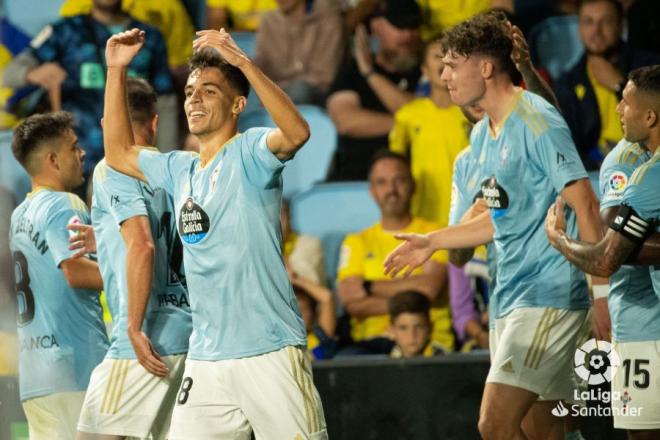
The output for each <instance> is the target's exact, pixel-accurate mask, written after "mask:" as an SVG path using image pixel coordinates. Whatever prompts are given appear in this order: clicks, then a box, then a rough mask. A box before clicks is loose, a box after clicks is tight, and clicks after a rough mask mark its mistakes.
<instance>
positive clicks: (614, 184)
mask: <svg viewBox="0 0 660 440" xmlns="http://www.w3.org/2000/svg"><path fill="white" fill-rule="evenodd" d="M627 183H628V178H627V177H626V175H625V174H623V173H621V172H618V171H617V172H615V173H612V175H611V176H610V191H611V192H613V193H614V194H622V193H623V190H624V189H625V188H626V184H627Z"/></svg>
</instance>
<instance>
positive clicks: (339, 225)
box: [290, 182, 380, 287]
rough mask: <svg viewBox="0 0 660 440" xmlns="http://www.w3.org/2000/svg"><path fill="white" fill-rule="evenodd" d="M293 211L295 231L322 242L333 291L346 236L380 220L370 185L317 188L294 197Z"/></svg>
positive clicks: (348, 184)
mask: <svg viewBox="0 0 660 440" xmlns="http://www.w3.org/2000/svg"><path fill="white" fill-rule="evenodd" d="M290 209H291V224H292V226H293V229H294V230H295V231H296V232H298V233H301V234H309V235H314V236H316V237H318V238H319V239H320V240H321V244H322V246H323V252H324V256H325V270H326V274H328V278H329V281H330V285H331V286H333V287H334V285H335V281H336V278H337V266H338V263H339V248H340V247H341V242H342V241H343V239H344V236H345V235H346V234H348V233H351V232H357V231H360V230H362V229H365V228H367V227H368V226H371V225H372V224H374V223H376V222H377V221H378V219H379V218H380V211H379V210H378V206H377V205H376V202H374V201H373V199H372V198H371V196H370V195H369V187H368V183H367V182H331V183H320V184H316V185H314V187H313V188H311V189H310V190H308V191H305V192H303V193H301V194H298V195H297V196H295V197H294V198H293V199H292V200H291V208H290Z"/></svg>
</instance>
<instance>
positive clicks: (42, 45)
mask: <svg viewBox="0 0 660 440" xmlns="http://www.w3.org/2000/svg"><path fill="white" fill-rule="evenodd" d="M133 27H138V28H141V29H144V30H145V31H146V35H147V37H146V43H145V45H144V48H143V49H142V50H141V51H140V53H139V54H138V56H137V57H136V58H135V59H134V61H133V62H132V63H131V66H130V68H129V74H130V75H133V76H139V77H143V78H145V79H148V81H149V82H150V83H151V84H153V86H154V88H155V89H156V91H157V92H158V94H159V103H158V108H159V115H160V125H161V127H164V128H165V127H168V128H170V132H169V133H168V132H167V130H165V131H163V130H160V133H159V139H158V145H160V146H162V147H164V148H165V149H168V148H173V147H174V145H175V144H176V114H177V108H176V98H175V96H174V95H173V94H172V93H173V90H172V76H171V75H170V71H169V69H168V66H167V50H166V48H165V44H164V42H163V38H162V36H161V34H160V33H159V32H158V31H157V30H156V29H155V28H153V27H151V26H149V25H146V24H144V23H142V22H139V21H136V20H134V19H133V18H131V17H130V16H128V15H126V14H125V13H124V12H123V11H122V10H121V4H120V0H94V1H93V7H92V11H91V13H90V14H89V15H77V16H75V17H68V18H64V19H61V20H59V21H57V22H56V23H54V24H53V25H49V26H46V27H45V28H44V29H43V30H42V31H41V32H40V33H39V35H37V36H36V37H35V38H34V39H33V40H32V43H31V47H30V48H28V49H26V50H24V51H23V52H21V54H20V55H18V56H17V57H16V58H14V59H13V60H12V62H11V63H10V64H9V66H7V69H6V70H5V72H4V79H5V84H6V85H7V86H9V87H14V88H16V87H22V86H24V85H26V84H34V85H39V86H41V87H43V88H45V89H47V90H49V93H50V94H51V96H58V95H59V93H60V91H61V107H62V109H64V110H68V111H71V112H72V113H73V114H74V116H75V123H76V134H77V136H78V139H79V141H80V145H81V146H82V147H83V148H84V149H85V151H86V154H87V155H86V160H85V175H86V176H89V175H90V173H91V171H92V170H93V169H94V166H95V165H96V163H97V162H98V161H99V160H100V159H101V158H102V157H103V137H102V133H101V125H100V120H101V117H102V114H103V93H104V87H105V73H104V72H105V42H106V40H107V39H108V38H109V37H110V35H112V34H113V33H116V32H121V31H123V30H125V29H129V28H133ZM51 105H53V107H54V108H57V107H58V105H57V103H56V102H53V101H51Z"/></svg>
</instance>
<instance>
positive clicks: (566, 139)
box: [385, 14, 607, 439]
mask: <svg viewBox="0 0 660 440" xmlns="http://www.w3.org/2000/svg"><path fill="white" fill-rule="evenodd" d="M447 42H448V48H449V50H448V52H447V55H446V56H445V58H444V60H443V61H444V63H445V69H444V72H443V77H444V78H445V79H446V81H447V83H448V86H449V90H450V94H451V97H452V100H453V101H454V102H455V103H456V104H458V105H461V106H466V105H473V104H476V105H478V106H479V107H480V108H482V109H483V110H484V111H485V113H486V116H485V117H484V119H482V120H481V121H480V122H479V123H478V124H477V125H476V126H475V127H474V129H473V130H472V134H471V138H470V141H471V142H470V144H471V149H472V150H473V151H472V154H474V157H475V158H476V160H477V161H478V166H479V168H480V169H481V171H482V176H486V178H485V179H484V180H483V181H482V182H481V183H480V187H481V191H482V193H483V195H484V198H485V200H486V202H487V204H488V206H489V210H488V211H486V212H484V213H482V214H480V215H478V216H477V217H475V218H474V219H472V220H471V221H468V222H466V223H463V224H460V225H456V226H450V227H448V228H445V229H441V230H439V231H435V232H432V233H430V234H428V235H417V234H400V235H399V236H398V237H399V238H401V239H403V240H405V243H402V244H401V245H400V246H399V247H398V248H397V249H396V250H395V251H394V252H392V253H391V254H390V256H389V257H388V259H387V261H386V263H385V269H386V271H387V272H388V273H391V274H397V273H398V272H400V271H401V270H403V269H405V268H406V267H407V269H406V273H409V272H410V271H411V270H413V269H414V268H415V267H417V266H419V265H420V264H422V263H423V262H424V261H426V260H427V259H428V258H429V257H430V256H431V255H432V253H433V252H434V251H436V250H437V249H452V248H468V247H474V246H477V245H481V244H485V243H488V242H490V241H491V240H493V241H494V244H495V248H496V252H497V283H496V286H495V290H494V292H493V297H494V298H495V302H496V306H497V310H496V313H495V337H494V338H493V341H492V342H493V344H492V345H493V351H492V361H491V369H490V372H489V374H488V378H487V380H486V386H485V388H484V395H483V399H482V406H481V414H480V420H479V431H480V432H481V435H482V436H483V437H484V438H486V439H499V438H502V439H514V438H525V434H524V433H523V429H522V427H521V423H522V421H523V418H524V417H525V416H526V415H528V414H529V415H530V416H531V417H532V418H533V419H534V421H535V423H534V430H535V431H536V432H533V433H532V432H529V433H527V434H528V435H530V436H534V437H536V436H539V437H543V438H557V439H559V438H563V436H564V432H563V431H564V430H563V421H562V420H561V419H560V418H556V417H553V416H552V415H551V409H552V407H553V406H554V405H556V404H557V402H556V401H557V400H560V399H567V398H568V397H570V395H571V394H572V386H571V385H572V383H571V378H572V374H573V369H572V359H573V353H574V352H575V342H576V339H577V337H578V333H579V328H580V327H581V324H582V322H583V321H584V319H585V315H586V313H587V309H588V307H589V297H588V293H587V284H586V279H585V277H584V274H582V273H581V272H579V271H578V270H577V269H576V268H574V267H573V266H572V265H571V264H569V262H568V261H566V260H565V259H564V258H562V257H561V255H560V254H558V253H557V252H555V251H554V250H553V249H552V248H551V246H550V244H549V243H548V240H547V238H546V237H545V234H544V232H543V220H544V218H545V213H546V211H547V207H548V206H549V205H550V204H551V203H552V201H553V200H554V199H555V198H556V196H557V194H559V193H561V195H562V196H563V197H564V198H565V199H566V200H567V201H568V202H569V204H570V205H571V206H572V207H573V209H574V211H575V215H574V216H572V217H571V219H570V229H571V231H572V232H577V227H576V223H577V225H578V226H579V231H580V234H581V236H582V237H583V238H584V239H585V240H587V241H591V242H596V241H598V240H599V239H600V237H601V232H600V229H599V228H598V226H597V224H598V223H597V222H598V217H597V215H598V214H597V207H598V202H597V200H596V197H595V195H594V193H593V190H592V189H591V185H590V183H589V180H588V179H587V175H586V172H585V171H584V167H583V166H582V163H581V162H580V158H579V156H578V155H577V152H576V151H575V146H574V145H573V143H572V141H571V137H570V132H569V130H568V127H567V125H566V123H565V122H564V120H563V119H562V118H561V116H560V115H559V113H558V112H557V110H556V109H555V108H554V107H552V106H551V105H550V104H549V103H548V102H547V101H545V100H544V99H541V98H540V97H538V96H537V95H534V94H532V93H529V92H526V91H522V90H520V89H518V88H516V87H515V86H514V85H513V83H512V82H511V78H510V76H509V73H508V72H511V71H513V69H512V66H510V65H509V64H508V63H511V58H510V53H511V47H512V42H511V32H510V30H509V29H508V28H507V27H506V25H505V23H504V22H503V21H502V20H501V19H500V18H498V17H497V16H496V15H494V14H486V15H480V16H477V17H474V18H472V19H470V20H468V21H466V22H464V23H463V24H461V25H458V26H457V27H455V28H454V29H452V30H451V31H449V33H448V36H447ZM604 282H605V280H601V279H594V283H595V284H596V285H603V284H604ZM597 311H598V312H599V313H597V315H598V318H599V319H598V321H597V323H599V324H600V325H599V326H598V328H599V330H600V331H601V332H602V333H605V332H606V326H607V324H606V323H604V322H603V321H605V322H606V318H605V317H604V316H602V314H601V313H602V306H601V307H599V308H598V310H597ZM606 312H607V311H606V304H605V313H606ZM539 397H541V398H542V400H538V399H539Z"/></svg>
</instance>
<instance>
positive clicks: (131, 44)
mask: <svg viewBox="0 0 660 440" xmlns="http://www.w3.org/2000/svg"><path fill="white" fill-rule="evenodd" d="M145 37H146V33H145V32H144V31H143V30H140V29H137V28H133V29H131V30H128V31H124V32H120V33H118V34H115V35H113V36H112V37H110V38H109V39H108V42H107V43H106V45H105V60H106V64H107V66H108V67H126V66H128V65H129V64H130V62H131V61H133V58H135V55H137V53H138V52H139V51H140V49H141V48H142V46H143V45H144V39H145Z"/></svg>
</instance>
